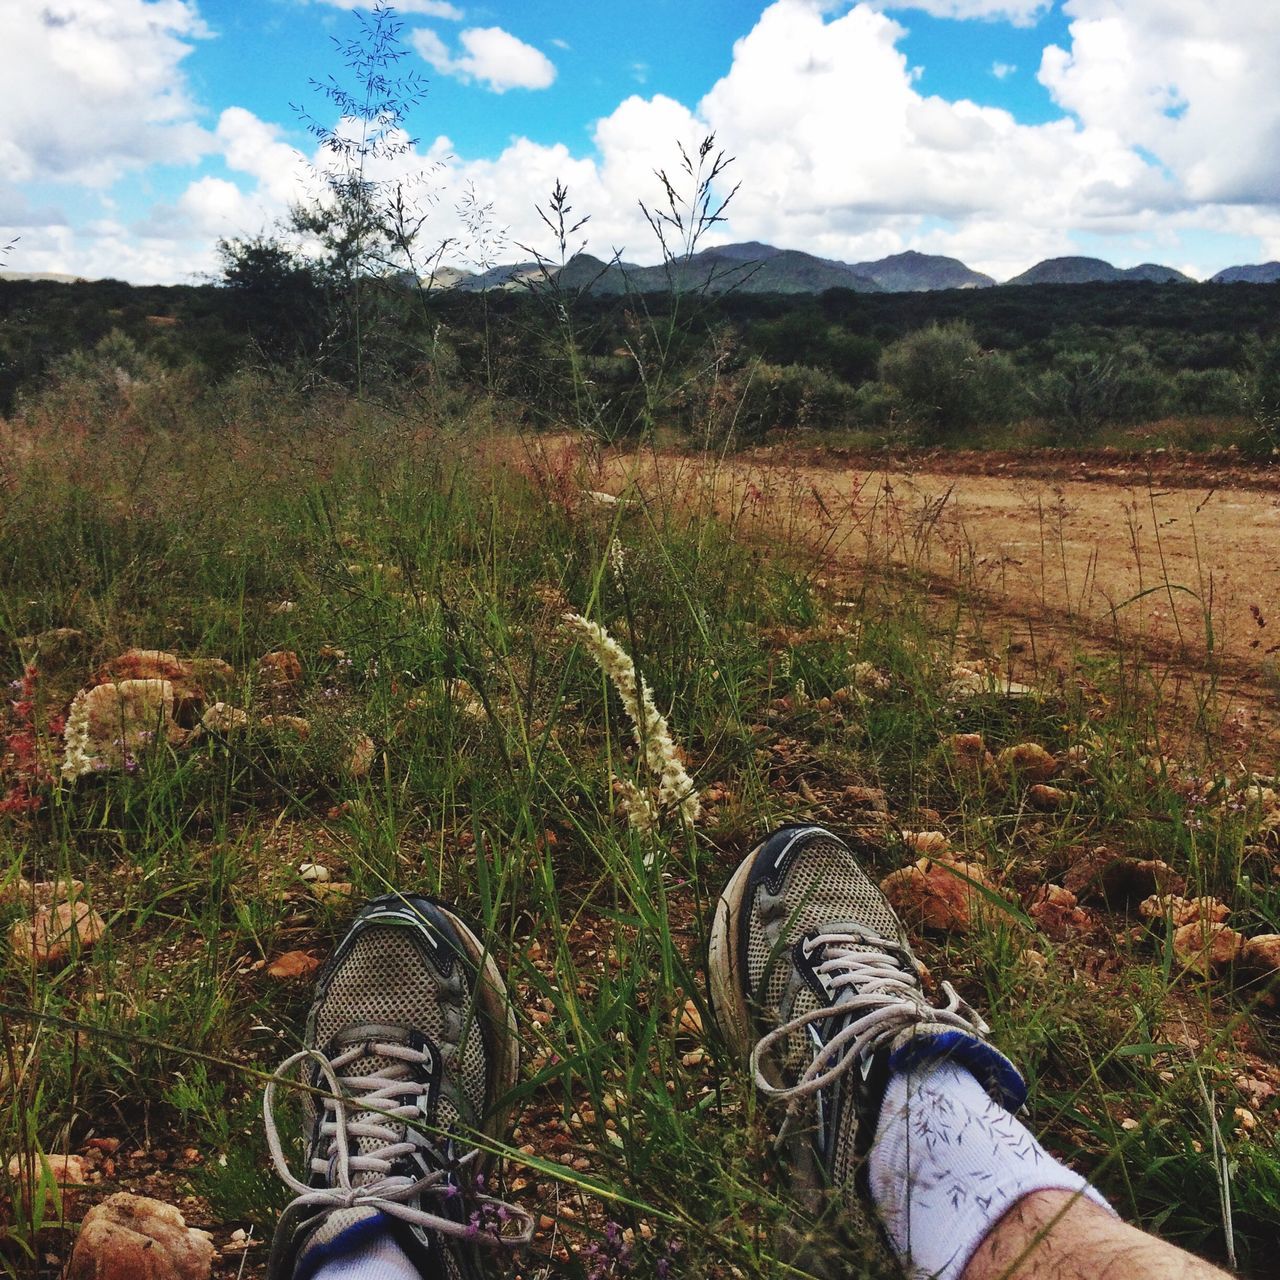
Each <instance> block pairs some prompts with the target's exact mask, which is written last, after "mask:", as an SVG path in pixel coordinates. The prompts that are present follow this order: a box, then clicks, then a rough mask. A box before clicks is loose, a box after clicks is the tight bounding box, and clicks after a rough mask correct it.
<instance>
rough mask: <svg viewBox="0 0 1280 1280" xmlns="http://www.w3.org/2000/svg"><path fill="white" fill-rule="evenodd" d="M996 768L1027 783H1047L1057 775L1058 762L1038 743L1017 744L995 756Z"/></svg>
mask: <svg viewBox="0 0 1280 1280" xmlns="http://www.w3.org/2000/svg"><path fill="white" fill-rule="evenodd" d="M996 768H997V769H998V770H999V771H1000V772H1001V773H1004V774H1006V775H1008V776H1010V777H1019V778H1023V779H1025V780H1026V781H1028V782H1048V780H1049V779H1050V778H1052V777H1053V775H1054V774H1055V773H1057V771H1058V762H1057V761H1056V760H1055V759H1054V758H1053V756H1052V755H1050V754H1049V752H1048V751H1046V750H1045V749H1044V748H1043V747H1042V746H1041V745H1040V744H1039V743H1038V742H1019V743H1018V744H1017V746H1013V747H1005V749H1004V750H1003V751H1001V752H1000V753H999V754H998V755H997V756H996Z"/></svg>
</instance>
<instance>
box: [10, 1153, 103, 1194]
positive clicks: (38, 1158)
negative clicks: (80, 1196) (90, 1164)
mask: <svg viewBox="0 0 1280 1280" xmlns="http://www.w3.org/2000/svg"><path fill="white" fill-rule="evenodd" d="M46 1164H47V1165H48V1166H49V1172H50V1173H51V1174H52V1175H53V1180H54V1182H56V1183H57V1184H58V1186H60V1187H80V1186H83V1185H84V1178H85V1174H86V1173H87V1172H88V1170H87V1169H86V1167H85V1162H84V1160H82V1159H81V1158H80V1156H49V1155H40V1154H39V1153H36V1152H33V1153H32V1154H31V1155H17V1156H10V1157H9V1166H8V1169H9V1177H10V1178H12V1179H13V1180H14V1181H15V1182H19V1183H20V1184H21V1186H22V1188H23V1191H24V1193H25V1192H26V1191H28V1190H29V1189H30V1188H31V1187H33V1186H34V1185H35V1184H36V1183H37V1182H39V1181H40V1179H41V1178H43V1177H44V1168H45V1165H46Z"/></svg>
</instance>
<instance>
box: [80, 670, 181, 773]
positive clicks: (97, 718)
mask: <svg viewBox="0 0 1280 1280" xmlns="http://www.w3.org/2000/svg"><path fill="white" fill-rule="evenodd" d="M173 709H174V696H173V685H172V684H171V683H170V682H169V681H168V680H159V679H139V680H119V681H116V682H115V683H113V684H100V685H95V686H94V687H93V688H91V689H82V690H81V691H80V692H79V693H77V694H76V696H75V698H74V699H73V700H72V703H71V709H70V711H69V712H68V713H67V727H66V730H65V732H64V734H63V741H64V746H65V751H64V756H63V762H62V776H63V777H64V778H66V779H68V780H71V781H74V779H76V778H79V777H83V776H84V775H85V774H87V773H99V772H102V771H103V770H107V769H130V768H134V767H136V765H137V761H138V757H139V756H142V755H145V754H146V752H147V750H148V749H149V748H150V747H151V745H152V744H153V743H154V742H155V741H157V740H158V739H160V738H163V739H164V740H166V741H169V742H175V743H176V742H181V741H183V740H185V736H186V735H185V733H184V731H183V730H182V729H181V728H180V727H179V726H178V725H177V724H176V723H175V721H174V718H173Z"/></svg>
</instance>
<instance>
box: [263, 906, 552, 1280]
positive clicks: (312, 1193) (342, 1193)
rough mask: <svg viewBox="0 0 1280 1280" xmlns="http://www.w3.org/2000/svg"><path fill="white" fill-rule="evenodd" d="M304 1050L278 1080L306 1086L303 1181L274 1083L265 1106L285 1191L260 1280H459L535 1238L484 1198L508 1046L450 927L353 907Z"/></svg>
mask: <svg viewBox="0 0 1280 1280" xmlns="http://www.w3.org/2000/svg"><path fill="white" fill-rule="evenodd" d="M304 1046H305V1047H304V1049H303V1050H302V1051H301V1052H300V1053H297V1054H295V1055H293V1057H291V1058H290V1059H289V1060H288V1061H287V1062H286V1063H284V1065H283V1066H282V1067H281V1068H280V1070H279V1072H278V1073H277V1077H278V1078H279V1077H283V1076H286V1075H288V1074H289V1073H291V1072H296V1073H297V1074H298V1076H299V1081H300V1083H301V1084H302V1085H303V1086H305V1088H306V1089H307V1093H306V1094H305V1096H304V1098H303V1111H304V1116H303V1124H304V1137H305V1140H306V1145H307V1159H306V1167H305V1173H304V1176H303V1177H301V1178H299V1177H296V1176H295V1175H294V1174H293V1173H292V1172H291V1171H290V1169H289V1167H288V1163H287V1161H286V1159H285V1155H284V1152H283V1147H282V1144H281V1141H280V1139H279V1136H278V1132H277V1126H276V1121H275V1106H276V1102H277V1098H278V1091H279V1088H280V1085H279V1083H278V1081H273V1082H272V1084H270V1085H269V1086H268V1088H267V1093H266V1097H265V1098H264V1102H263V1110H264V1118H265V1122H266V1132H267V1140H268V1145H269V1146H270V1148H271V1153H272V1158H273V1160H274V1162H275V1165H276V1169H277V1171H278V1172H279V1173H280V1175H281V1177H282V1178H283V1179H284V1180H285V1182H286V1183H287V1184H288V1185H289V1186H290V1187H291V1188H292V1189H293V1190H294V1191H295V1192H296V1193H297V1194H296V1198H295V1199H294V1201H293V1202H292V1204H290V1205H289V1206H288V1208H287V1209H286V1210H285V1212H284V1214H283V1215H282V1216H281V1219H280V1223H279V1225H278V1226H277V1229H276V1234H275V1239H274V1241H273V1243H272V1249H271V1258H270V1262H269V1275H270V1280H315V1278H316V1277H319V1278H320V1280H413V1277H418V1278H420V1280H438V1278H443V1280H472V1278H473V1277H476V1276H478V1275H479V1274H480V1266H481V1263H480V1259H481V1256H482V1250H483V1249H484V1248H485V1247H487V1246H493V1245H497V1244H504V1243H505V1244H510V1243H519V1242H521V1241H523V1240H525V1239H527V1238H528V1237H529V1236H530V1235H531V1234H532V1223H531V1222H530V1221H529V1220H528V1216H527V1215H526V1214H524V1213H523V1211H521V1210H517V1209H514V1208H513V1207H511V1206H506V1205H501V1204H500V1203H499V1202H498V1201H495V1200H493V1199H492V1198H490V1197H488V1196H486V1195H484V1194H483V1193H482V1190H481V1187H482V1181H481V1178H482V1174H483V1170H484V1168H485V1166H486V1164H487V1154H486V1151H485V1148H486V1146H487V1145H488V1144H487V1141H486V1139H487V1138H496V1137H498V1136H500V1135H501V1134H502V1132H503V1129H504V1126H505V1120H506V1116H505V1114H504V1113H503V1112H502V1111H501V1110H500V1108H499V1106H498V1100H499V1099H500V1098H501V1097H502V1096H503V1095H504V1094H505V1093H506V1092H507V1091H508V1090H509V1089H510V1088H511V1087H512V1085H513V1084H514V1083H515V1080H516V1077H517V1070H518V1045H517V1040H516V1029H515V1023H514V1019H513V1016H512V1013H511V1010H510V1006H509V1002H508V998H507V992H506V987H505V985H504V984H503V982H502V978H501V975H500V974H499V972H498V970H497V967H496V965H495V964H494V963H493V960H492V958H491V957H489V956H487V955H486V954H485V952H484V949H483V947H482V945H481V943H480V940H479V939H478V938H477V937H476V935H475V934H474V933H473V932H472V931H471V929H470V928H468V926H467V925H466V924H465V923H464V922H463V921H462V920H461V919H460V918H459V917H458V916H457V915H455V914H454V913H453V912H452V911H450V910H449V909H448V908H446V907H443V906H441V905H440V904H438V903H434V902H431V901H429V900H427V899H423V898H416V897H405V896H401V895H398V894H392V895H388V896H386V897H383V898H378V899H375V900H374V901H373V902H370V903H369V904H368V905H366V906H365V907H364V908H363V909H362V910H361V911H360V913H359V914H358V915H357V916H356V919H355V921H354V922H353V924H352V927H351V929H350V931H349V932H348V934H347V935H346V937H345V938H344V939H343V940H342V942H341V943H339V945H338V947H337V948H336V950H335V951H334V953H333V955H332V956H331V957H330V959H329V961H328V963H327V964H326V965H325V967H324V969H323V970H322V971H321V973H320V975H319V978H318V981H317V983H316V994H315V999H314V1002H313V1004H312V1006H311V1011H310V1013H309V1015H308V1017H307V1026H306V1033H305V1038H304ZM502 1221H508V1222H514V1225H515V1226H516V1228H517V1230H516V1231H515V1232H513V1233H512V1234H506V1233H504V1232H502V1231H500V1229H499V1224H500V1223H501V1222H502Z"/></svg>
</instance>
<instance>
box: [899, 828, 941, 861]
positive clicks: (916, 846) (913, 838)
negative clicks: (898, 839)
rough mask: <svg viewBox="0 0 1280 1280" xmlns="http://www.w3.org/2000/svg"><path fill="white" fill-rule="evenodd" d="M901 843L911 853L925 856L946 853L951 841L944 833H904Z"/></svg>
mask: <svg viewBox="0 0 1280 1280" xmlns="http://www.w3.org/2000/svg"><path fill="white" fill-rule="evenodd" d="M902 843H903V844H905V845H906V846H907V848H908V849H910V850H911V851H912V852H913V853H922V854H925V855H926V856H927V855H929V854H939V853H946V852H947V851H948V850H949V849H950V848H951V841H950V840H949V839H948V838H947V834H946V832H945V831H904V832H903V833H902Z"/></svg>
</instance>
